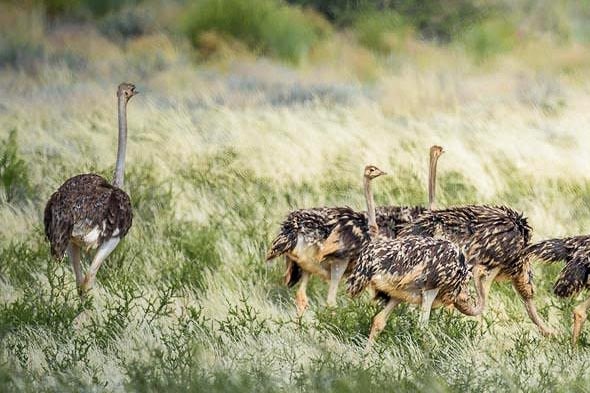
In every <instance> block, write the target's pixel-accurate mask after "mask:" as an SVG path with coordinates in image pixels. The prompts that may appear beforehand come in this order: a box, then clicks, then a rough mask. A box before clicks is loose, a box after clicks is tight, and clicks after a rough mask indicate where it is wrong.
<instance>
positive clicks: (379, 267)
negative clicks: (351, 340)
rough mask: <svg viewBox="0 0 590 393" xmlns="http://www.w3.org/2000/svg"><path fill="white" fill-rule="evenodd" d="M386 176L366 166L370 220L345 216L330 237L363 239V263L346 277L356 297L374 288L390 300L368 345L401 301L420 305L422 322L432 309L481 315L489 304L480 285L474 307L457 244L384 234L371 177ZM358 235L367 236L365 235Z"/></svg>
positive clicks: (377, 294) (345, 244)
mask: <svg viewBox="0 0 590 393" xmlns="http://www.w3.org/2000/svg"><path fill="white" fill-rule="evenodd" d="M383 174H384V173H383V172H382V171H381V170H380V169H378V168H377V167H375V166H372V165H368V166H367V167H366V168H365V171H364V189H365V198H366V201H367V211H368V219H367V220H365V221H364V222H359V221H355V220H349V219H347V220H342V221H341V222H340V223H339V224H338V226H337V227H336V228H335V229H334V232H333V233H332V234H331V235H330V239H331V240H336V243H338V244H340V245H341V246H343V247H349V246H348V243H351V242H352V243H354V244H358V243H359V242H361V243H362V246H361V247H362V248H361V250H360V251H359V253H358V262H357V263H355V264H354V266H353V268H352V273H351V274H350V276H349V277H348V279H347V284H348V288H347V289H348V293H349V294H350V295H351V296H356V295H358V294H360V293H361V292H362V291H363V290H364V289H365V288H367V287H371V288H372V289H373V293H374V294H375V297H376V298H378V299H381V300H384V301H385V302H386V305H385V308H384V309H383V310H382V311H381V312H379V313H378V314H377V315H376V316H375V317H374V319H373V324H372V326H371V332H370V334H369V340H368V342H367V349H369V348H370V347H371V346H372V344H373V342H374V341H375V339H376V337H377V336H378V334H379V333H380V332H381V331H382V330H383V329H384V327H385V324H386V322H387V319H388V318H389V315H390V313H391V311H393V309H394V308H395V306H397V305H398V304H399V303H401V302H407V303H412V304H420V305H421V309H422V315H421V318H420V322H421V324H422V325H426V324H427V323H428V319H429V316H430V310H431V308H432V307H438V306H442V305H453V306H455V308H457V309H458V310H459V311H460V312H462V313H464V314H466V315H470V316H475V315H479V314H480V313H481V311H482V310H483V307H484V303H483V302H484V300H483V288H482V287H481V286H480V287H477V288H476V289H477V294H478V304H477V305H475V306H472V305H471V304H470V302H469V291H468V284H469V282H470V279H471V271H470V270H471V269H470V267H469V266H468V265H467V263H466V261H465V256H464V255H463V253H462V252H461V250H460V249H459V248H458V247H457V246H456V245H454V244H453V243H451V242H449V241H447V240H443V239H435V238H428V237H422V236H406V237H398V238H391V237H388V236H385V235H383V234H381V233H379V231H378V228H377V225H378V224H377V221H376V217H375V204H374V201H373V193H372V190H371V180H373V179H374V178H376V177H378V176H381V175H383ZM366 227H368V230H367V228H366ZM367 233H368V236H365V234H367ZM359 234H362V237H361V239H359Z"/></svg>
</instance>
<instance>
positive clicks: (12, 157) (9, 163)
mask: <svg viewBox="0 0 590 393" xmlns="http://www.w3.org/2000/svg"><path fill="white" fill-rule="evenodd" d="M16 135H17V133H16V129H12V130H11V131H10V133H9V134H8V138H7V139H6V140H4V141H2V142H0V187H1V188H2V189H3V190H4V193H5V195H6V200H7V201H8V202H10V201H14V200H16V199H25V198H26V197H27V195H28V194H29V192H30V190H31V185H30V181H29V170H28V167H27V164H26V163H25V161H24V160H23V159H22V158H21V157H20V155H19V153H18V144H17V141H16Z"/></svg>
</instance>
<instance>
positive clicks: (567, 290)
mask: <svg viewBox="0 0 590 393" xmlns="http://www.w3.org/2000/svg"><path fill="white" fill-rule="evenodd" d="M526 254H527V256H528V257H529V258H534V259H538V260H542V261H545V262H561V261H563V262H565V266H564V267H563V269H562V270H561V273H560V274H559V277H558V278H557V281H555V284H554V285H553V292H554V293H555V294H556V295H557V296H559V297H562V298H565V297H572V296H575V295H577V294H578V293H580V292H581V291H582V290H584V289H590V280H589V278H590V235H581V236H573V237H565V238H561V239H549V240H543V241H541V242H538V243H535V244H531V245H530V246H529V247H528V248H527V250H526ZM588 307H590V298H589V299H586V300H585V301H583V302H582V303H580V304H578V305H577V306H576V307H575V308H574V318H573V319H574V324H573V329H572V345H574V346H575V345H576V343H577V342H578V338H579V337H580V332H581V331H582V327H583V326H584V322H586V318H587V311H588Z"/></svg>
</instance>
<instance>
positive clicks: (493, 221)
mask: <svg viewBox="0 0 590 393" xmlns="http://www.w3.org/2000/svg"><path fill="white" fill-rule="evenodd" d="M531 231H532V229H531V227H530V226H529V225H528V223H527V219H526V218H525V217H523V215H522V214H519V213H517V212H516V211H514V210H512V209H510V208H508V207H505V206H485V205H472V206H463V207H452V208H448V209H442V210H434V211H428V212H425V213H424V214H422V215H421V216H420V217H418V218H417V219H416V220H414V221H413V222H410V223H408V224H406V225H404V227H403V228H401V229H400V230H399V231H398V236H400V237H404V236H425V237H438V238H444V239H446V240H449V241H451V242H453V243H455V244H457V245H458V246H459V247H461V248H462V249H463V250H464V252H465V255H466V257H467V261H468V263H469V264H471V265H475V264H478V265H480V266H482V267H484V268H485V269H487V270H491V269H494V268H499V269H500V274H499V276H500V277H502V276H506V277H513V276H516V275H518V274H521V273H522V272H523V270H526V271H527V273H530V266H529V265H528V264H527V263H526V258H522V253H523V249H524V248H525V247H526V246H527V245H528V244H529V242H530V238H531Z"/></svg>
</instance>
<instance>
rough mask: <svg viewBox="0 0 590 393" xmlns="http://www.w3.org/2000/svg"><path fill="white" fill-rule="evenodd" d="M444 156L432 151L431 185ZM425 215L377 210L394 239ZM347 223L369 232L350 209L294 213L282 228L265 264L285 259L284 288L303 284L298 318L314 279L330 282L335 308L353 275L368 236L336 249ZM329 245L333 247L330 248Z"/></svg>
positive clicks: (405, 209) (417, 209)
mask: <svg viewBox="0 0 590 393" xmlns="http://www.w3.org/2000/svg"><path fill="white" fill-rule="evenodd" d="M442 152H443V151H442V148H440V147H439V146H433V147H432V148H431V149H430V173H429V184H434V182H435V181H436V180H435V177H436V162H437V160H438V158H439V157H440V155H441V154H442ZM425 211H426V209H425V208H424V207H421V206H379V207H377V209H376V221H377V225H378V227H379V232H380V233H382V234H383V235H385V236H388V237H395V236H396V235H397V231H398V230H399V228H400V226H401V225H402V224H404V223H408V222H411V221H413V220H414V219H416V217H418V216H419V215H420V214H422V213H423V212H425ZM347 220H350V221H351V222H355V223H359V224H356V227H358V228H360V227H363V226H364V228H367V226H366V220H367V213H366V212H357V211H354V210H352V209H351V208H349V207H320V208H311V209H300V210H295V211H293V212H291V213H289V215H288V216H287V217H286V218H285V220H284V221H283V223H282V224H281V229H280V231H279V234H278V235H277V236H276V238H275V239H274V240H273V242H272V245H271V247H270V250H269V251H268V253H267V255H266V260H267V261H269V260H272V259H274V258H276V257H279V256H281V255H285V260H286V273H285V284H287V285H288V286H289V287H292V286H294V285H295V284H297V283H298V282H299V283H300V285H299V288H298V289H297V292H296V295H295V296H296V297H295V303H296V306H297V313H298V315H302V314H303V312H304V311H305V309H306V308H307V305H308V300H307V294H306V289H307V283H308V281H309V278H310V276H311V275H317V276H319V277H321V278H322V279H324V280H326V281H329V287H328V296H327V300H326V303H327V304H328V305H329V306H335V305H336V294H337V291H338V284H339V282H340V280H341V279H342V277H343V276H344V274H345V273H348V272H350V269H351V268H352V265H351V263H352V262H353V261H356V259H357V257H358V253H359V251H360V249H361V248H362V240H361V239H362V238H363V237H364V238H366V237H368V232H365V233H364V234H363V233H357V234H356V235H357V236H356V240H354V241H351V242H349V243H347V247H342V246H340V245H336V244H335V243H334V242H333V241H332V240H334V239H330V241H328V242H327V240H328V236H329V235H330V233H332V231H333V230H334V228H335V226H336V225H337V224H339V223H342V222H344V221H347ZM328 243H330V244H331V245H330V246H327V244H328Z"/></svg>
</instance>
